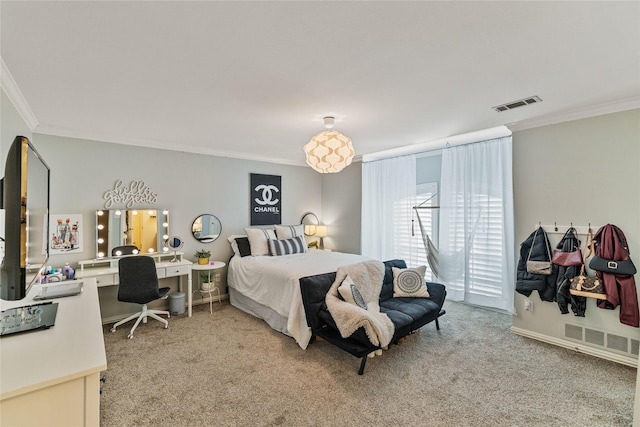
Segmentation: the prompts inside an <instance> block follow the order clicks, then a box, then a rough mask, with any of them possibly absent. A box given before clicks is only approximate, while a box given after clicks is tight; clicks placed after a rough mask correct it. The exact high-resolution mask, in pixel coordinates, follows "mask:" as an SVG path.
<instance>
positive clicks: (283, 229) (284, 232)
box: [274, 224, 304, 239]
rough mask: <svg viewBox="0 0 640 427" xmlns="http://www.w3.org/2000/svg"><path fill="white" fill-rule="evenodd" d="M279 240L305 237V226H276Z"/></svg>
mask: <svg viewBox="0 0 640 427" xmlns="http://www.w3.org/2000/svg"><path fill="white" fill-rule="evenodd" d="M274 227H275V228H276V236H278V239H291V238H293V237H296V236H304V225H302V224H298V225H276V226H274Z"/></svg>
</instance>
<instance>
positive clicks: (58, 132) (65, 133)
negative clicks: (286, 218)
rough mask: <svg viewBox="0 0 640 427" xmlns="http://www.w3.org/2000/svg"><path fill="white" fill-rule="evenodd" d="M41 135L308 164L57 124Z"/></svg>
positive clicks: (42, 127) (44, 128)
mask: <svg viewBox="0 0 640 427" xmlns="http://www.w3.org/2000/svg"><path fill="white" fill-rule="evenodd" d="M34 133H37V134H41V135H50V136H60V137H65V138H74V139H85V140H89V141H97V142H106V143H110V144H121V145H131V146H135V147H145V148H153V149H158V150H169V151H178V152H183V153H192V154H205V155H209V156H217V157H227V158H232V159H240V160H252V161H256V162H266V163H277V164H280V165H291V166H306V165H307V164H306V163H305V162H304V161H293V160H291V159H282V158H277V157H269V156H260V155H252V154H246V153H240V152H237V151H226V150H216V149H211V148H209V147H199V146H189V145H181V146H179V147H177V146H175V145H172V144H171V143H167V142H159V141H156V140H151V139H145V138H128V137H122V136H118V135H111V134H109V135H107V134H99V133H95V132H89V133H87V132H77V131H74V130H70V129H62V128H58V127H55V126H49V125H40V126H38V130H37V132H34Z"/></svg>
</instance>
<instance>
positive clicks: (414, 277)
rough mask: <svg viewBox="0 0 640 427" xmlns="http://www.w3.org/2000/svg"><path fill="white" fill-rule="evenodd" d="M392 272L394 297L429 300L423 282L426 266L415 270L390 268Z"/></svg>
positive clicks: (425, 285)
mask: <svg viewBox="0 0 640 427" xmlns="http://www.w3.org/2000/svg"><path fill="white" fill-rule="evenodd" d="M392 271H393V296H394V297H413V298H429V292H428V291H427V284H426V283H425V282H424V275H425V273H426V272H427V266H426V265H423V266H421V267H417V268H397V267H392Z"/></svg>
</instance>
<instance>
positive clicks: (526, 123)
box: [505, 96, 640, 132]
mask: <svg viewBox="0 0 640 427" xmlns="http://www.w3.org/2000/svg"><path fill="white" fill-rule="evenodd" d="M636 108H640V96H634V97H631V98H626V99H621V100H618V101H613V102H607V103H604V104H599V105H593V106H589V107H584V108H577V109H574V110H569V111H564V112H562V113H559V114H550V115H546V116H541V117H536V118H533V119H528V120H522V121H520V122H515V123H509V124H506V125H505V126H507V127H508V128H509V129H510V130H511V131H512V132H517V131H521V130H525V129H533V128H538V127H541V126H547V125H554V124H558V123H563V122H570V121H573V120H580V119H586V118H589V117H596V116H603V115H605V114H612V113H619V112H622V111H627V110H635V109H636Z"/></svg>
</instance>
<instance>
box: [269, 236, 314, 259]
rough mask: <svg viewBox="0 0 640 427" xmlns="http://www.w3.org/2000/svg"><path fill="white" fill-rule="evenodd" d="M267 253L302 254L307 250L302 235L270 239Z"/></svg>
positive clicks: (272, 254)
mask: <svg viewBox="0 0 640 427" xmlns="http://www.w3.org/2000/svg"><path fill="white" fill-rule="evenodd" d="M268 243H269V254H271V256H278V255H291V254H303V253H305V252H307V242H306V241H305V240H304V236H296V237H292V238H291V239H279V240H275V239H270V240H269V242H268Z"/></svg>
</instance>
